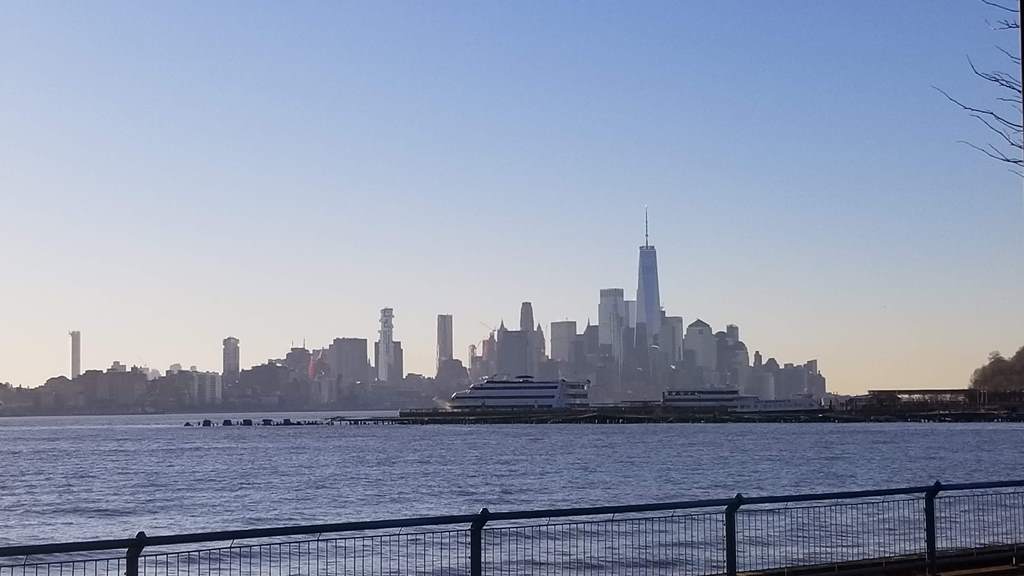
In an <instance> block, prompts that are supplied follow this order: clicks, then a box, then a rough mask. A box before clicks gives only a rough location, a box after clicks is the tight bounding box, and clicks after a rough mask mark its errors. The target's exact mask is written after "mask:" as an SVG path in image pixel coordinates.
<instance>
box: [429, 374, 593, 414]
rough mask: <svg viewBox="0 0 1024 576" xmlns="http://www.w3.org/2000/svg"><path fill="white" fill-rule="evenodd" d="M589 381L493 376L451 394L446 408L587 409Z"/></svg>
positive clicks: (588, 403)
mask: <svg viewBox="0 0 1024 576" xmlns="http://www.w3.org/2000/svg"><path fill="white" fill-rule="evenodd" d="M589 387H590V382H589V381H587V380H582V381H574V380H566V379H564V378H562V379H558V380H536V379H534V378H533V377H532V376H516V377H515V378H504V377H493V378H488V379H486V380H483V381H480V382H476V383H474V384H471V385H470V386H469V389H468V390H461V391H459V392H456V393H454V394H452V397H451V398H450V399H449V400H448V409H449V410H514V409H523V410H543V409H572V408H586V407H588V406H589V405H590V400H589V392H588V389H589Z"/></svg>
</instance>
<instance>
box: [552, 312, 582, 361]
mask: <svg viewBox="0 0 1024 576" xmlns="http://www.w3.org/2000/svg"><path fill="white" fill-rule="evenodd" d="M575 342H576V322H575V321H574V320H563V321H560V322H552V323H551V359H552V360H556V361H558V362H565V363H570V362H572V360H573V343H575Z"/></svg>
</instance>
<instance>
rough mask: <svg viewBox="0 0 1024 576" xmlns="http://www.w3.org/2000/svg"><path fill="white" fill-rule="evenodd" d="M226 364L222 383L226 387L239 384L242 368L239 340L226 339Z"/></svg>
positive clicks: (232, 337)
mask: <svg viewBox="0 0 1024 576" xmlns="http://www.w3.org/2000/svg"><path fill="white" fill-rule="evenodd" d="M223 344H224V363H223V372H221V382H222V384H223V385H224V386H234V385H235V384H238V373H239V370H240V368H241V366H240V362H239V360H240V355H239V351H238V338H235V337H234V336H228V337H227V338H225V339H224V342H223Z"/></svg>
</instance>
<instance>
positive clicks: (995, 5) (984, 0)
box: [981, 0, 1017, 14]
mask: <svg viewBox="0 0 1024 576" xmlns="http://www.w3.org/2000/svg"><path fill="white" fill-rule="evenodd" d="M981 3H982V4H987V5H989V6H991V7H993V8H999V9H1000V10H1006V11H1007V12H1012V13H1014V14H1016V13H1017V9H1016V8H1013V7H1011V6H1003V5H1002V4H1000V3H998V2H993V0H981Z"/></svg>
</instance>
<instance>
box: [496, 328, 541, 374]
mask: <svg viewBox="0 0 1024 576" xmlns="http://www.w3.org/2000/svg"><path fill="white" fill-rule="evenodd" d="M529 334H530V332H524V331H522V330H508V329H507V328H505V323H504V322H502V324H501V327H499V328H498V337H497V348H498V350H497V352H498V361H497V367H496V372H497V374H502V375H505V376H509V377H516V376H532V374H530V373H529V371H530V356H531V355H532V351H533V350H532V348H531V346H530V340H529V338H528V335H529Z"/></svg>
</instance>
